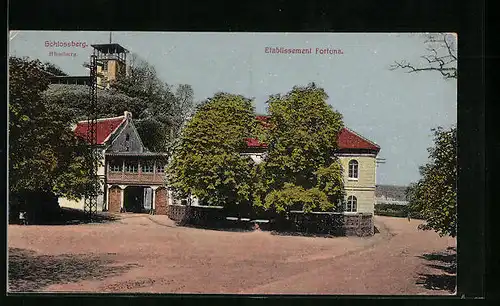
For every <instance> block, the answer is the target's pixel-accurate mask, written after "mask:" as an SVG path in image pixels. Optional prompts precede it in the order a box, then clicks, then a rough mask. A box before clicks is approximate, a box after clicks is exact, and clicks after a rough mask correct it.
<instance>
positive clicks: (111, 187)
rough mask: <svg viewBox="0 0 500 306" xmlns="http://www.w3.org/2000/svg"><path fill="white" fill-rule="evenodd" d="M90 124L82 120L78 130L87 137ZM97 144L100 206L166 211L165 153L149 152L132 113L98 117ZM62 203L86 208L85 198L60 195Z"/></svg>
mask: <svg viewBox="0 0 500 306" xmlns="http://www.w3.org/2000/svg"><path fill="white" fill-rule="evenodd" d="M88 129H89V125H88V122H87V121H80V122H78V123H77V124H76V126H75V127H74V131H75V134H76V135H77V136H79V137H82V138H84V139H86V137H87V131H88ZM96 131H97V144H98V150H99V152H98V153H99V155H100V156H101V161H100V164H101V166H100V167H99V169H98V171H97V174H98V176H99V179H100V181H101V195H100V196H99V198H98V210H102V211H110V212H156V213H160V214H166V209H167V203H168V201H169V196H168V192H167V190H166V188H165V165H166V162H167V154H166V153H156V152H150V151H149V150H148V149H147V148H146V147H145V146H144V144H143V142H142V140H141V138H140V136H139V133H138V132H137V129H136V127H135V125H134V123H133V121H132V114H131V113H130V112H127V111H126V112H124V114H123V116H118V117H112V118H102V119H98V120H97V126H96ZM59 203H60V205H61V206H63V207H71V208H78V209H83V205H84V200H83V199H81V200H79V201H70V200H68V199H64V198H61V199H60V200H59Z"/></svg>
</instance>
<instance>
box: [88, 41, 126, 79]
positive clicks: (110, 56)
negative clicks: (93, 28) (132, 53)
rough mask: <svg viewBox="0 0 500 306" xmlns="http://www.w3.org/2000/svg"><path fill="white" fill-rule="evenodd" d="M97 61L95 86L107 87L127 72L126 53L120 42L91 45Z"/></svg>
mask: <svg viewBox="0 0 500 306" xmlns="http://www.w3.org/2000/svg"><path fill="white" fill-rule="evenodd" d="M92 47H93V48H94V54H95V56H96V61H97V86H98V87H99V88H109V87H110V85H111V84H113V83H114V82H116V81H117V80H119V79H121V78H123V77H125V76H126V75H127V73H128V65H127V53H129V51H128V50H127V49H125V48H124V47H122V46H121V45H120V44H116V43H109V44H96V45H92Z"/></svg>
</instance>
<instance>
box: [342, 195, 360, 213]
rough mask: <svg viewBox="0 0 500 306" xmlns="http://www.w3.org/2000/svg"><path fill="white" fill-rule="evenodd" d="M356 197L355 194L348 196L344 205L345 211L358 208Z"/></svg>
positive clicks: (352, 210)
mask: <svg viewBox="0 0 500 306" xmlns="http://www.w3.org/2000/svg"><path fill="white" fill-rule="evenodd" d="M357 206H358V199H356V197H355V196H349V197H348V198H347V203H346V205H345V211H347V212H356V211H357V210H358V207H357Z"/></svg>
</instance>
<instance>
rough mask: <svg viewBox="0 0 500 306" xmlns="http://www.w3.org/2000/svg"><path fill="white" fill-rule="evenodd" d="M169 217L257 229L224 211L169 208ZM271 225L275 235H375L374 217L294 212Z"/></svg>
mask: <svg viewBox="0 0 500 306" xmlns="http://www.w3.org/2000/svg"><path fill="white" fill-rule="evenodd" d="M167 215H168V217H169V218H170V219H171V220H174V221H176V222H178V223H179V224H186V225H187V224H189V225H198V226H208V227H237V228H251V227H252V225H253V223H252V222H251V221H250V222H243V221H228V220H227V219H226V213H225V212H224V210H223V209H222V208H221V207H207V206H185V205H168V208H167ZM256 219H261V218H256ZM270 221H271V222H270V224H269V227H266V228H267V229H269V230H274V231H293V232H300V233H307V234H327V235H333V236H360V237H364V236H372V235H373V234H374V225H373V215H372V214H370V213H352V214H351V213H330V212H325V213H303V212H292V213H290V214H289V217H288V218H282V217H281V218H280V217H278V218H274V219H272V220H270ZM261 228H262V226H261ZM262 229H263V228H262Z"/></svg>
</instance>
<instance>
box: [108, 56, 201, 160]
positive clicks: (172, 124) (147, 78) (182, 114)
mask: <svg viewBox="0 0 500 306" xmlns="http://www.w3.org/2000/svg"><path fill="white" fill-rule="evenodd" d="M129 70H130V71H129V73H128V75H127V76H126V77H124V78H122V79H121V80H119V81H118V82H117V83H115V84H114V85H113V88H114V89H116V90H117V91H119V92H121V93H123V94H125V95H127V96H129V97H132V98H135V99H139V100H141V101H142V102H143V105H142V110H141V112H140V113H137V115H138V117H137V119H138V120H137V122H136V126H137V129H138V131H139V134H141V136H144V137H143V139H144V142H145V145H146V146H147V147H149V148H150V149H152V150H155V151H165V150H170V149H171V147H172V144H173V143H174V141H175V139H177V137H178V136H179V132H180V129H181V126H182V124H183V122H184V121H185V120H186V119H187V116H188V115H189V114H190V112H191V111H192V110H193V107H194V100H193V99H194V93H193V89H192V88H191V86H190V85H187V84H181V85H179V86H177V88H173V86H170V85H168V84H166V83H164V82H162V81H161V80H160V78H159V76H158V74H157V72H156V69H155V68H154V67H153V66H152V65H150V64H149V63H148V62H147V61H145V60H143V59H141V58H140V57H139V56H137V55H135V54H133V55H132V60H131V66H130V69H129ZM150 135H154V137H149V136H150Z"/></svg>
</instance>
